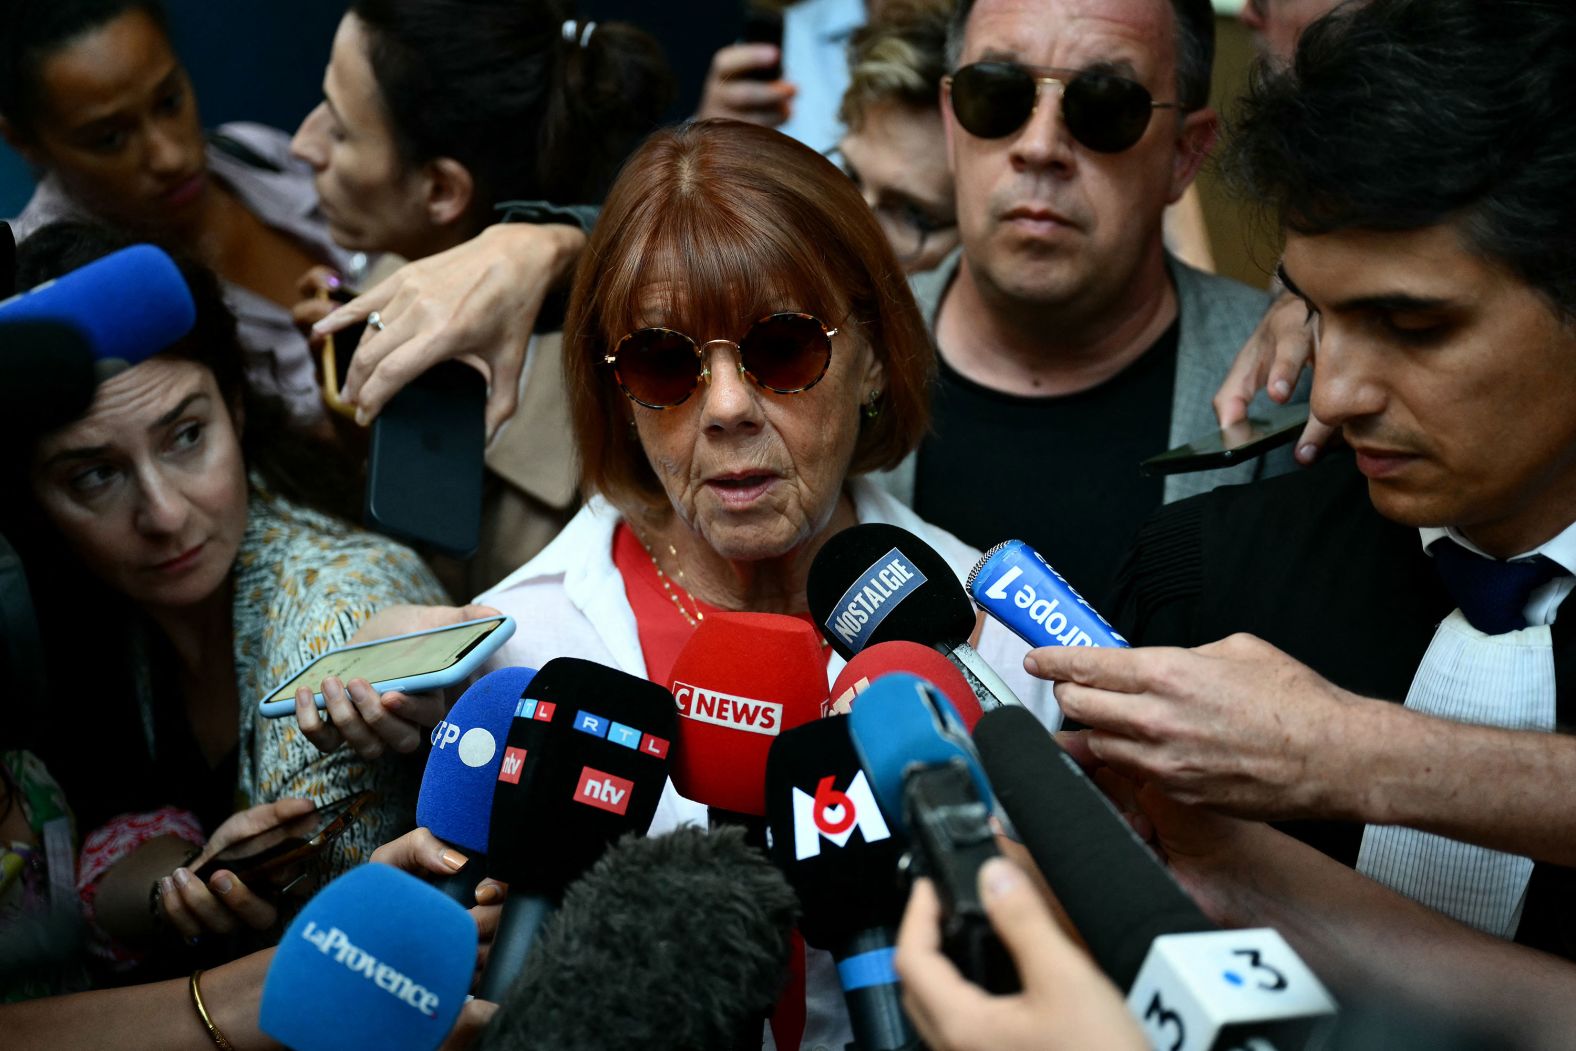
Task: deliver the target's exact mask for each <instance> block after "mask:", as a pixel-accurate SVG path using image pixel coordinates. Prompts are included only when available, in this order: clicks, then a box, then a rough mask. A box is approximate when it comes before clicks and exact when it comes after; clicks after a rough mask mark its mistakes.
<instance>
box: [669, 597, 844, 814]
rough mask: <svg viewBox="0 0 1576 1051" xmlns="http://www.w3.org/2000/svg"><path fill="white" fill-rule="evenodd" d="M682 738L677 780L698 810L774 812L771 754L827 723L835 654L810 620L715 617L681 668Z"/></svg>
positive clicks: (686, 651) (682, 656)
mask: <svg viewBox="0 0 1576 1051" xmlns="http://www.w3.org/2000/svg"><path fill="white" fill-rule="evenodd" d="M671 675H672V684H671V685H672V690H673V700H674V702H675V703H676V704H677V705H678V712H679V721H678V733H677V736H676V739H675V741H674V746H673V755H672V757H671V760H670V765H669V768H668V775H669V776H670V777H672V778H673V784H674V785H675V786H676V787H677V788H678V790H679V791H680V792H681V793H683V794H684V795H685V796H687V797H688V798H690V799H693V800H695V801H696V802H697V803H704V804H706V805H707V806H709V807H713V808H716V809H718V810H727V811H731V812H733V813H736V814H750V815H755V816H764V815H765V813H766V753H767V752H768V751H769V750H770V749H771V746H772V742H773V741H775V740H777V736H778V734H780V733H782V732H783V731H784V730H791V729H793V728H794V727H795V726H799V725H801V724H803V723H807V722H811V721H813V720H815V719H818V718H820V715H821V711H822V708H823V707H824V706H825V705H826V703H827V690H826V653H825V650H824V649H823V647H822V644H821V637H820V636H819V635H818V634H817V633H816V630H815V629H814V628H812V627H811V626H810V625H809V624H807V623H806V622H805V621H803V620H800V619H798V618H797V617H788V616H783V615H781V614H777V613H712V614H709V615H707V617H706V619H705V620H703V621H701V623H700V626H699V627H698V628H696V629H695V634H693V635H691V636H690V639H689V641H688V642H686V643H685V644H684V648H683V649H682V650H680V651H679V655H678V659H676V660H675V661H674V662H673V671H672V673H671Z"/></svg>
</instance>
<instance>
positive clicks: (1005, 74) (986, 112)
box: [943, 62, 1186, 153]
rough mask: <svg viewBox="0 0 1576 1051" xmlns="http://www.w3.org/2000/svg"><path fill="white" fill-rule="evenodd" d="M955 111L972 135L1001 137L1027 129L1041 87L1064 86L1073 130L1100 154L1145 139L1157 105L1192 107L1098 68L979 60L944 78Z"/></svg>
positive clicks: (1065, 113) (1065, 109)
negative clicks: (1160, 99) (1163, 98)
mask: <svg viewBox="0 0 1576 1051" xmlns="http://www.w3.org/2000/svg"><path fill="white" fill-rule="evenodd" d="M943 83H945V84H946V85H947V86H948V89H949V90H948V95H949V96H950V98H951V99H952V113H953V115H954V116H956V117H957V118H958V123H959V124H961V125H963V129H964V130H965V131H967V132H968V133H969V134H970V135H974V136H976V137H978V138H981V139H1001V138H1005V137H1006V136H1008V135H1011V134H1012V133H1013V132H1015V131H1017V130H1018V129H1019V128H1021V127H1023V125H1024V124H1025V122H1027V121H1028V119H1029V117H1030V116H1032V115H1033V113H1034V108H1035V106H1036V105H1037V104H1038V102H1039V98H1040V85H1041V84H1055V85H1057V86H1058V87H1059V88H1061V94H1062V119H1063V120H1064V121H1066V122H1067V131H1068V133H1069V134H1070V135H1072V137H1073V138H1074V139H1075V140H1077V141H1078V142H1080V143H1082V144H1083V145H1085V146H1087V147H1089V149H1091V150H1095V151H1096V152H1099V153H1121V152H1122V151H1123V150H1125V149H1128V148H1129V147H1131V146H1132V145H1133V144H1134V143H1136V142H1137V141H1138V140H1139V139H1141V138H1143V137H1144V130H1145V129H1146V128H1148V127H1149V118H1150V116H1151V115H1152V114H1153V113H1154V111H1155V110H1157V109H1186V107H1185V106H1183V104H1182V103H1180V102H1156V101H1155V100H1154V96H1152V95H1150V94H1149V89H1148V88H1146V87H1144V86H1143V85H1142V84H1140V83H1138V82H1137V81H1136V80H1129V79H1127V78H1126V77H1120V76H1117V75H1116V74H1115V73H1098V72H1095V71H1093V70H1077V69H1054V68H1046V67H1042V66H1020V65H1018V64H1017V63H1016V62H975V63H974V64H973V65H968V66H964V67H963V68H962V69H960V70H958V71H957V72H956V73H954V74H952V75H951V76H949V77H945V78H943Z"/></svg>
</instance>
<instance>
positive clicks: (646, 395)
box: [602, 311, 838, 409]
mask: <svg viewBox="0 0 1576 1051" xmlns="http://www.w3.org/2000/svg"><path fill="white" fill-rule="evenodd" d="M837 333H838V330H837V329H835V328H827V327H826V324H825V323H824V322H822V321H821V319H820V318H818V317H816V316H815V315H813V314H801V313H798V312H795V311H784V312H782V313H777V314H768V315H767V316H765V317H763V318H759V319H757V320H756V321H755V322H753V323H752V324H751V325H750V327H749V328H748V329H747V330H746V331H745V333H744V335H743V336H741V337H740V338H739V339H738V340H731V339H712V340H707V341H706V342H705V343H697V342H696V341H695V340H693V339H691V338H690V337H689V336H686V335H685V334H684V333H682V332H678V331H675V330H674V329H671V328H642V329H636V330H635V331H634V332H631V333H630V334H629V335H627V336H625V337H624V338H623V339H621V340H619V341H618V345H617V346H615V347H614V348H613V352H612V353H611V354H608V355H606V356H605V357H604V358H603V359H602V360H603V361H604V362H605V363H606V364H608V365H610V366H612V369H613V378H614V379H615V380H616V381H617V382H618V386H619V389H620V390H622V391H623V392H624V395H625V396H626V397H627V398H629V400H630V401H632V402H635V403H636V404H637V405H644V406H645V407H646V408H648V409H671V408H673V407H674V406H676V405H682V404H684V402H686V401H688V400H689V396H690V395H691V394H693V393H694V392H695V388H696V386H698V385H699V383H700V380H701V379H702V377H704V378H705V380H706V381H707V382H708V383H709V382H711V366H710V365H709V364H708V362H707V357H708V352H709V351H710V349H711V347H712V346H713V345H715V344H718V343H722V344H726V345H727V346H730V347H732V348H733V349H734V350H735V351H736V352H737V353H738V356H739V375H740V376H742V377H744V378H746V379H748V380H750V381H751V382H752V383H754V384H755V385H756V386H757V387H761V388H762V389H764V390H769V391H771V392H772V393H774V394H798V393H799V392H800V391H806V390H809V389H810V388H811V387H813V386H815V385H816V384H817V383H819V382H820V381H821V377H822V376H825V375H826V368H827V366H828V365H830V364H831V362H832V337H833V336H835V335H837Z"/></svg>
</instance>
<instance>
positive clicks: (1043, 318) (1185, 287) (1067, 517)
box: [889, 0, 1289, 602]
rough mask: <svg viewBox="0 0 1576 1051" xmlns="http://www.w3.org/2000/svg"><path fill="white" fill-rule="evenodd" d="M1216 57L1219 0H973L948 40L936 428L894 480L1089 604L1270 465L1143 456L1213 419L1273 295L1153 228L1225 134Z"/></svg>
mask: <svg viewBox="0 0 1576 1051" xmlns="http://www.w3.org/2000/svg"><path fill="white" fill-rule="evenodd" d="M1213 51H1214V14H1213V11H1212V9H1211V6H1210V4H1209V3H1208V0H977V2H969V0H964V2H963V3H961V4H960V5H959V7H958V9H957V12H956V14H955V16H954V19H953V23H952V26H951V32H950V35H949V40H948V68H949V69H950V70H951V73H950V75H949V76H948V77H946V79H945V80H944V81H943V85H942V97H941V103H942V110H943V117H944V120H945V126H946V133H947V149H948V161H949V166H950V168H951V170H952V173H953V175H954V178H955V181H956V197H957V216H958V227H959V232H960V234H961V238H962V242H963V247H962V250H961V252H959V253H956V254H954V256H953V257H951V258H949V259H948V260H947V261H945V262H944V263H943V264H942V265H941V266H940V267H939V268H938V269H937V270H936V271H934V272H933V273H932V274H929V275H921V277H919V278H918V279H917V280H916V281H915V292H916V296H917V297H918V299H919V301H920V306H921V309H922V310H923V311H924V312H925V313H926V316H927V318H928V319H929V320H930V321H931V323H932V327H933V331H934V332H935V335H936V340H937V344H938V347H939V351H940V373H941V382H940V384H939V385H938V388H937V392H936V396H935V401H934V405H935V427H934V431H933V434H932V436H931V437H930V438H929V439H928V440H927V441H926V442H925V443H924V444H923V445H922V446H921V448H920V450H919V453H918V454H917V456H916V457H915V458H912V459H911V460H910V461H909V462H908V463H906V464H904V465H903V467H900V468H899V469H898V471H897V472H895V473H894V475H893V476H890V477H889V481H890V482H891V483H892V488H893V490H894V491H895V492H897V493H898V494H899V495H900V496H903V497H906V498H907V499H909V500H910V501H911V502H912V503H913V506H914V507H915V508H916V509H917V510H919V511H920V512H921V513H922V514H924V515H925V516H927V517H928V518H930V519H931V520H933V521H936V522H938V523H939V524H941V525H943V526H945V527H946V528H947V529H950V530H951V531H952V532H954V533H956V534H957V535H958V536H960V537H961V538H963V539H965V540H967V541H969V542H970V543H974V544H982V545H985V546H989V545H991V544H994V543H996V542H998V541H1000V540H1002V539H1005V538H1007V537H1010V536H1018V537H1022V538H1023V539H1025V540H1027V541H1029V543H1031V544H1032V545H1033V546H1034V547H1035V548H1036V549H1038V550H1040V551H1041V552H1043V553H1044V554H1045V555H1046V557H1048V558H1049V559H1051V560H1052V562H1053V563H1054V564H1055V565H1056V566H1057V568H1058V569H1059V570H1060V571H1061V572H1062V573H1063V575H1065V576H1066V577H1067V578H1068V579H1069V580H1070V581H1071V582H1072V583H1073V584H1074V586H1075V587H1077V588H1079V590H1080V591H1082V593H1083V594H1085V595H1087V596H1089V597H1090V598H1092V599H1094V600H1095V601H1096V602H1098V601H1099V599H1100V597H1101V596H1103V595H1104V594H1105V593H1106V591H1107V590H1108V587H1109V584H1110V582H1111V579H1112V577H1113V575H1114V573H1115V570H1116V567H1117V565H1118V562H1119V560H1120V558H1121V555H1122V553H1123V551H1124V549H1125V547H1126V545H1127V542H1128V540H1129V539H1130V538H1131V536H1132V534H1133V532H1134V530H1135V529H1136V528H1137V527H1138V525H1139V523H1141V522H1142V521H1143V519H1144V518H1145V517H1146V516H1147V515H1148V514H1149V513H1150V512H1152V511H1153V510H1154V509H1155V508H1156V507H1158V506H1159V505H1160V504H1161V502H1162V501H1163V500H1174V499H1177V498H1179V497H1182V496H1187V495H1191V494H1193V493H1198V492H1203V491H1205V490H1208V489H1210V488H1213V487H1214V486H1215V485H1217V484H1219V483H1220V482H1222V481H1227V480H1235V481H1247V480H1248V479H1250V478H1252V477H1255V476H1256V475H1257V474H1260V473H1263V471H1264V469H1265V467H1264V464H1263V463H1262V462H1261V463H1257V464H1253V465H1250V466H1245V467H1238V468H1234V469H1232V470H1231V471H1219V472H1209V473H1204V474H1195V475H1180V476H1173V477H1171V478H1169V479H1166V480H1164V481H1162V480H1160V479H1157V478H1144V477H1140V476H1139V474H1138V470H1137V464H1138V462H1139V461H1141V460H1143V459H1145V458H1147V457H1148V456H1150V455H1153V454H1154V453H1155V452H1157V451H1159V450H1162V449H1165V448H1168V447H1170V446H1173V445H1177V444H1180V443H1181V442H1184V441H1188V440H1191V439H1193V438H1195V437H1197V436H1198V435H1200V434H1205V433H1209V432H1211V431H1213V430H1214V429H1215V420H1214V416H1213V414H1212V412H1211V407H1210V397H1211V395H1212V394H1213V393H1214V391H1215V389H1216V388H1217V387H1218V386H1219V384H1220V381H1221V379H1222V378H1223V377H1224V375H1225V373H1226V370H1227V368H1228V367H1229V365H1230V362H1231V360H1232V358H1233V355H1234V354H1235V353H1236V351H1237V349H1238V348H1239V347H1241V346H1242V345H1243V343H1244V342H1245V341H1246V339H1247V337H1248V336H1249V334H1250V333H1251V332H1252V331H1253V328H1254V326H1255V324H1256V323H1257V322H1258V320H1259V318H1260V316H1261V315H1262V314H1263V311H1264V306H1265V303H1266V297H1265V296H1264V295H1263V294H1262V293H1260V292H1257V291H1255V290H1252V289H1249V288H1247V287H1246V286H1244V285H1240V284H1237V283H1235V282H1232V281H1228V280H1225V279H1223V278H1217V277H1214V276H1212V275H1208V274H1204V273H1201V272H1199V271H1197V270H1193V269H1191V268H1189V267H1187V266H1185V265H1184V264H1182V263H1180V262H1179V261H1177V260H1176V259H1174V258H1172V257H1171V256H1170V255H1169V254H1168V253H1167V252H1166V250H1165V248H1164V245H1163V242H1162V232H1161V225H1162V222H1161V217H1162V214H1163V213H1164V211H1165V209H1166V206H1167V205H1168V204H1169V203H1171V202H1173V201H1176V200H1177V199H1178V198H1179V197H1181V196H1182V194H1183V192H1184V191H1185V190H1186V189H1187V188H1188V186H1189V184H1190V183H1191V182H1192V180H1193V176H1194V175H1195V173H1196V172H1197V171H1198V169H1199V166H1200V165H1201V164H1202V163H1203V160H1204V158H1205V156H1206V155H1207V153H1208V152H1209V149H1210V147H1211V145H1212V144H1213V142H1214V139H1215V135H1216V123H1217V121H1216V117H1215V114H1214V111H1213V110H1211V109H1210V108H1209V106H1208V94H1209V78H1210V65H1211V60H1212V56H1213ZM1281 463H1288V464H1289V456H1287V457H1284V458H1283V459H1282V460H1278V461H1277V465H1279V464H1281ZM1030 472H1036V473H1037V474H1039V478H1038V480H1037V481H1036V483H1035V484H1024V483H1025V476H1026V474H1028V473H1030Z"/></svg>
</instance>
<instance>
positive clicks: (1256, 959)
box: [1231, 949, 1286, 993]
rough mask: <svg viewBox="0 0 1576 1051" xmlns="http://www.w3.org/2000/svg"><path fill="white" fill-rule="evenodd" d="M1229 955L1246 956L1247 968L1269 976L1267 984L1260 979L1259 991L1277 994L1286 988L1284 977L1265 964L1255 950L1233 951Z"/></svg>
mask: <svg viewBox="0 0 1576 1051" xmlns="http://www.w3.org/2000/svg"><path fill="white" fill-rule="evenodd" d="M1231 955H1233V956H1246V957H1247V958H1248V966H1250V967H1252V968H1253V969H1254V970H1255V971H1263V972H1264V974H1266V975H1268V976H1269V978H1270V980H1269V981H1268V982H1266V981H1264V980H1263V979H1262V978H1261V979H1260V980H1259V988H1260V989H1263V990H1264V991H1265V992H1268V993H1278V992H1280V991H1281V990H1283V989H1285V988H1286V976H1285V975H1284V974H1281V973H1280V972H1279V971H1277V970H1276V969H1275V968H1273V967H1271V966H1270V965H1269V964H1267V963H1265V962H1264V959H1263V958H1262V957H1261V956H1260V955H1259V951H1258V950H1257V949H1233V950H1232V952H1231Z"/></svg>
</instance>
